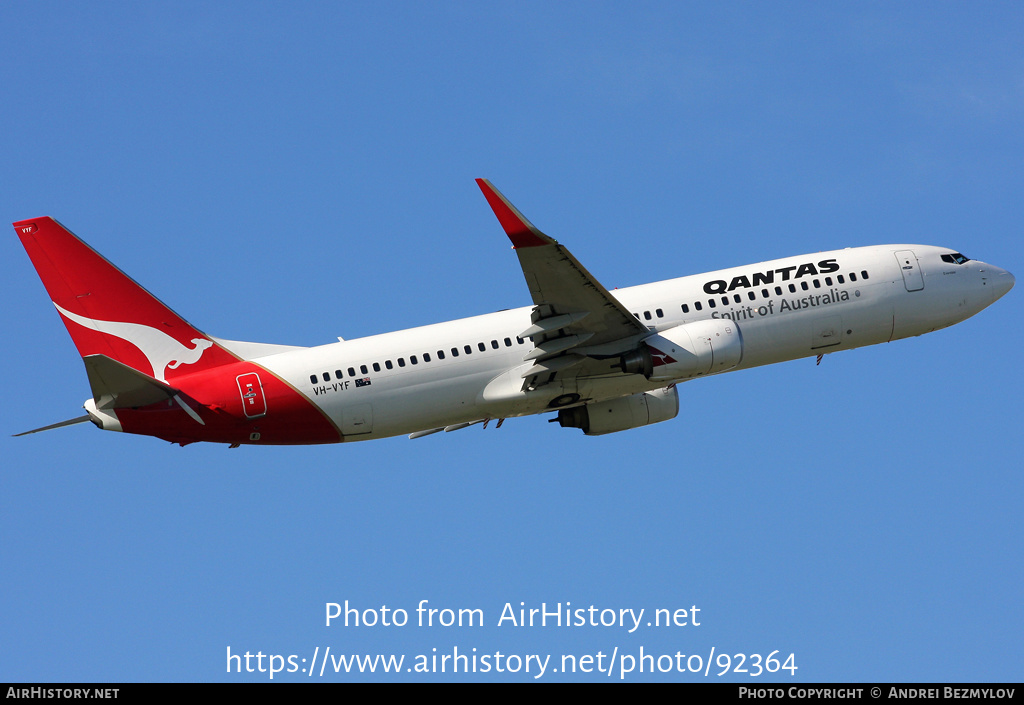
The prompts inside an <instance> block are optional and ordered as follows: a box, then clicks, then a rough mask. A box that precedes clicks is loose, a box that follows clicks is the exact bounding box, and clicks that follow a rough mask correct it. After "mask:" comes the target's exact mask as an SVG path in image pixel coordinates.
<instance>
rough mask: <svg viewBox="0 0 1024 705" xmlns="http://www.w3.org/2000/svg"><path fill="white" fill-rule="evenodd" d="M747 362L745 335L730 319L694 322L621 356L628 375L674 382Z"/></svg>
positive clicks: (655, 337) (644, 342)
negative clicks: (745, 356)
mask: <svg viewBox="0 0 1024 705" xmlns="http://www.w3.org/2000/svg"><path fill="white" fill-rule="evenodd" d="M742 359H743V336H742V335H741V334H740V329H739V326H737V325H736V323H735V322H734V321H731V320H729V319H728V318H711V319H707V320H704V321H694V322H693V323H686V324H684V325H681V326H676V327H675V328H669V329H668V330H665V331H662V332H661V333H660V334H657V335H652V336H651V337H649V338H646V339H644V341H643V342H642V343H641V344H640V347H639V348H637V349H636V350H632V351H630V352H628V353H626V354H625V355H622V356H620V357H619V364H618V365H617V367H619V368H620V369H621V370H622V371H623V372H625V373H627V374H639V375H643V376H644V377H646V378H647V379H649V380H653V381H656V382H657V381H665V382H670V381H673V380H679V381H681V380H686V379H691V378H693V377H700V376H702V375H709V374H717V373H719V372H725V371H727V370H731V369H732V368H734V367H736V366H737V365H738V364H740V360H742Z"/></svg>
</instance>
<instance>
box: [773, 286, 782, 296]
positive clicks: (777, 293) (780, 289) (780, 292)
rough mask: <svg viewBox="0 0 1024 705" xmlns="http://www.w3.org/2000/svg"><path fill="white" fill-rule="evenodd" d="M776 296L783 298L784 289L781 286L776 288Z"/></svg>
mask: <svg viewBox="0 0 1024 705" xmlns="http://www.w3.org/2000/svg"><path fill="white" fill-rule="evenodd" d="M775 295H776V296H782V287H781V286H777V287H775Z"/></svg>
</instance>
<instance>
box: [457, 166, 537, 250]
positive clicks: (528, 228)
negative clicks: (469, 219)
mask: <svg viewBox="0 0 1024 705" xmlns="http://www.w3.org/2000/svg"><path fill="white" fill-rule="evenodd" d="M476 185H477V186H479V187H480V190H481V191H483V192H484V198H486V199H487V203H488V204H489V205H490V206H491V210H493V211H494V215H496V216H498V222H499V223H501V227H502V228H504V230H505V234H506V235H508V239H509V240H511V241H512V247H513V248H515V249H519V248H520V247H540V246H542V245H554V244H556V243H555V241H554V240H552V239H551V238H550V237H548V236H547V235H545V234H544V233H542V232H541V231H540V230H538V229H537V228H536V227H535V226H534V224H533V223H531V222H530V221H529V220H527V219H526V216H524V215H523V214H522V213H520V212H519V211H518V210H517V209H516V207H515V206H513V205H512V204H511V203H509V202H508V199H507V198H505V197H504V196H503V195H501V192H500V191H498V189H496V188H494V185H493V184H491V182H490V181H488V180H487V179H477V180H476Z"/></svg>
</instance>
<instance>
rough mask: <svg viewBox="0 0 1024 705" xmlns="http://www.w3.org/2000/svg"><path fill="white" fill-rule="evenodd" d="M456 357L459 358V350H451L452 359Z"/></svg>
mask: <svg viewBox="0 0 1024 705" xmlns="http://www.w3.org/2000/svg"><path fill="white" fill-rule="evenodd" d="M458 356H459V349H458V348H452V357H458Z"/></svg>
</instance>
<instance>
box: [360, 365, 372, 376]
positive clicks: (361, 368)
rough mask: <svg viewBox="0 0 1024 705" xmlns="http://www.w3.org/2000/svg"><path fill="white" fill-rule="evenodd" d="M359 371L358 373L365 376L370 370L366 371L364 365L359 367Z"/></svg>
mask: <svg viewBox="0 0 1024 705" xmlns="http://www.w3.org/2000/svg"><path fill="white" fill-rule="evenodd" d="M359 371H360V372H362V373H363V374H364V375H365V374H366V373H367V372H369V371H370V370H368V369H367V368H366V365H360V366H359Z"/></svg>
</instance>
